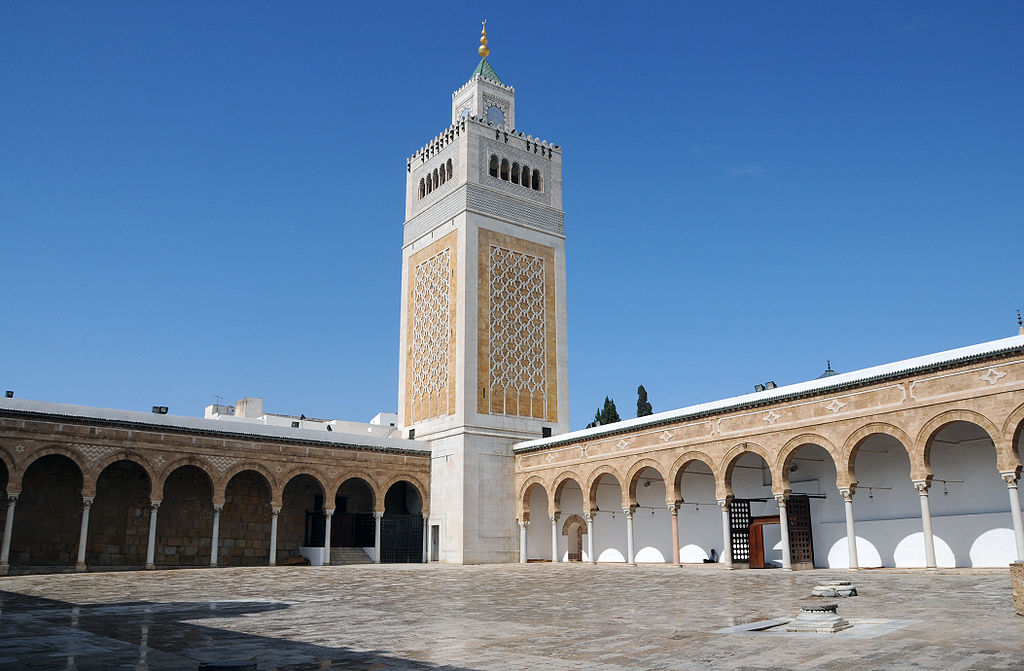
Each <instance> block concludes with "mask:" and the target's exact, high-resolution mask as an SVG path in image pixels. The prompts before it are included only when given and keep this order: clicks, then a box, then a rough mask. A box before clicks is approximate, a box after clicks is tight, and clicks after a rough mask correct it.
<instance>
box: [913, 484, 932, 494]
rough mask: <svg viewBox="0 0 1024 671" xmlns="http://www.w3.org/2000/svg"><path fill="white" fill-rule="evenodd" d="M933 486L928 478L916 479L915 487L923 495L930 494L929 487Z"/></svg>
mask: <svg viewBox="0 0 1024 671" xmlns="http://www.w3.org/2000/svg"><path fill="white" fill-rule="evenodd" d="M931 486H932V485H931V483H930V482H928V481H927V480H914V489H916V490H917V493H918V494H920V495H921V496H928V488H929V487H931Z"/></svg>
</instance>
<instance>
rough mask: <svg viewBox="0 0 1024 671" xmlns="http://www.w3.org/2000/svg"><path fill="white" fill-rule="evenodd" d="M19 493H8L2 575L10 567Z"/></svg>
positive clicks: (0, 550) (0, 565)
mask: <svg viewBox="0 0 1024 671" xmlns="http://www.w3.org/2000/svg"><path fill="white" fill-rule="evenodd" d="M18 496H19V495H18V494H16V493H14V494H8V495H7V518H6V519H5V520H4V540H3V544H2V545H0V575H4V574H6V573H7V572H8V570H9V569H10V562H9V561H8V560H9V559H10V556H11V533H12V532H13V531H14V506H15V504H17V503H18Z"/></svg>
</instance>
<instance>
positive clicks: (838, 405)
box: [825, 398, 846, 414]
mask: <svg viewBox="0 0 1024 671" xmlns="http://www.w3.org/2000/svg"><path fill="white" fill-rule="evenodd" d="M845 407H846V404H845V403H843V402H842V401H840V400H839V399H838V398H834V399H832V402H831V403H829V404H828V405H826V406H825V409H826V410H831V411H832V413H833V414H838V413H839V411H840V410H842V409H843V408H845Z"/></svg>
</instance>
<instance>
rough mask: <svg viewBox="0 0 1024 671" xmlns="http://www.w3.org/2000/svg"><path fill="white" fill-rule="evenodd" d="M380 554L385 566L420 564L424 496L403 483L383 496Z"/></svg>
mask: <svg viewBox="0 0 1024 671" xmlns="http://www.w3.org/2000/svg"><path fill="white" fill-rule="evenodd" d="M380 553H381V554H380V561H381V563H384V564H396V563H420V562H422V561H423V494H422V493H421V492H420V491H419V489H418V488H417V487H416V486H415V485H414V484H412V483H411V482H408V481H406V480H399V481H398V482H396V483H395V484H393V485H391V486H390V487H388V490H387V492H386V493H385V494H384V515H383V517H382V518H381V521H380Z"/></svg>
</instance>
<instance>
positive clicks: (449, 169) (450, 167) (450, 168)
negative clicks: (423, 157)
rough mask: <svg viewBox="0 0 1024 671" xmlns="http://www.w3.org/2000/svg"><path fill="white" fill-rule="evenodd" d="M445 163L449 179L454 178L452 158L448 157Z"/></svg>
mask: <svg viewBox="0 0 1024 671" xmlns="http://www.w3.org/2000/svg"><path fill="white" fill-rule="evenodd" d="M444 165H445V172H447V173H448V179H451V178H452V160H451V159H448V161H447V162H446V163H445V164H444Z"/></svg>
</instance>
